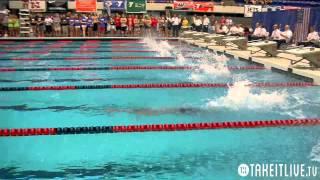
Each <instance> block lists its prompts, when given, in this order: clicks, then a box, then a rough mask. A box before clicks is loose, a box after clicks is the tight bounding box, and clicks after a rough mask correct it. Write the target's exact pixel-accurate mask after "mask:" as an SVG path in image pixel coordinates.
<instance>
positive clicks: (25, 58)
mask: <svg viewBox="0 0 320 180" xmlns="http://www.w3.org/2000/svg"><path fill="white" fill-rule="evenodd" d="M97 59H99V60H100V59H101V60H104V59H105V60H175V59H176V58H175V57H169V56H168V57H153V56H104V57H101V56H98V57H80V56H79V57H45V58H43V57H42V58H35V57H13V58H0V61H11V60H12V61H40V60H43V61H50V60H97Z"/></svg>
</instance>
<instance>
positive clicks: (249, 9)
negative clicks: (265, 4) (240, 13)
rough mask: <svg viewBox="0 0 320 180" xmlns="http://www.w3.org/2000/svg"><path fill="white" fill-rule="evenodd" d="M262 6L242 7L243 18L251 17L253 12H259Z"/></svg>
mask: <svg viewBox="0 0 320 180" xmlns="http://www.w3.org/2000/svg"><path fill="white" fill-rule="evenodd" d="M261 11H262V6H257V5H244V17H253V13H254V12H261Z"/></svg>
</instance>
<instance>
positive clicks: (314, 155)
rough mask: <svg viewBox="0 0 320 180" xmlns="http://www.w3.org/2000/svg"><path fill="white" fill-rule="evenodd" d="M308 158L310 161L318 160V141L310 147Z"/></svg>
mask: <svg viewBox="0 0 320 180" xmlns="http://www.w3.org/2000/svg"><path fill="white" fill-rule="evenodd" d="M309 158H310V159H311V161H316V162H320V141H319V142H318V144H316V145H315V146H313V147H312V150H311V153H310V156H309Z"/></svg>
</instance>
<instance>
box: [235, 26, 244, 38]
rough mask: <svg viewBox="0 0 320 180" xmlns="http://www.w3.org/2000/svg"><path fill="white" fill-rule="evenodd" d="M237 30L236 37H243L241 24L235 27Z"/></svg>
mask: <svg viewBox="0 0 320 180" xmlns="http://www.w3.org/2000/svg"><path fill="white" fill-rule="evenodd" d="M237 28H238V33H237V34H238V36H243V35H244V28H243V27H242V24H238V25H237Z"/></svg>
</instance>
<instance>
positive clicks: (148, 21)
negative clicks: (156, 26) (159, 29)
mask: <svg viewBox="0 0 320 180" xmlns="http://www.w3.org/2000/svg"><path fill="white" fill-rule="evenodd" d="M144 28H145V35H146V36H151V18H150V16H146V17H145V20H144Z"/></svg>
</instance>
